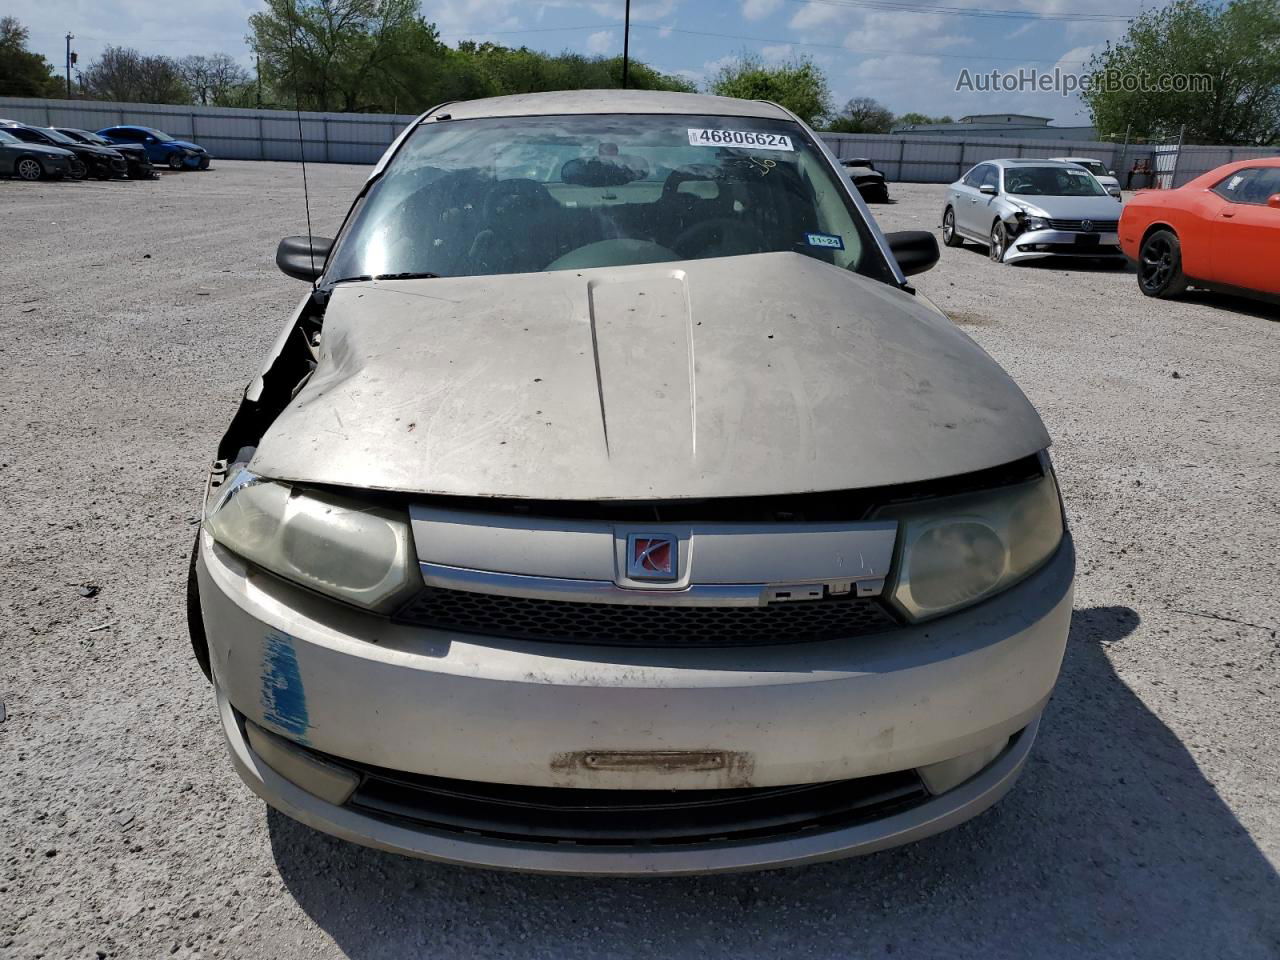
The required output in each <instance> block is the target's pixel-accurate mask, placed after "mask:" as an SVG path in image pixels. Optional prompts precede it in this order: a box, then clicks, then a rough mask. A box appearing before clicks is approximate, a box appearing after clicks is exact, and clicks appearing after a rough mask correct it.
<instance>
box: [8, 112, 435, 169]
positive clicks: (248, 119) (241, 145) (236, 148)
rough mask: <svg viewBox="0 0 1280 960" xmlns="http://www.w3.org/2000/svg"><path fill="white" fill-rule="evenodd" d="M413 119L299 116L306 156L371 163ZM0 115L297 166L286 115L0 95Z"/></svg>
mask: <svg viewBox="0 0 1280 960" xmlns="http://www.w3.org/2000/svg"><path fill="white" fill-rule="evenodd" d="M415 116H416V115H415V114H408V115H403V116H401V115H393V114H385V113H312V112H309V111H303V113H302V142H303V144H305V149H306V158H307V160H308V162H311V161H315V162H317V163H374V162H376V161H377V159H378V158H379V157H380V156H382V152H383V151H384V150H386V148H387V145H388V144H390V143H391V141H392V140H394V139H395V137H396V134H398V133H399V132H400V131H401V130H403V129H404V127H405V124H407V123H410V122H411V121H412V120H413V119H414V117H415ZM0 118H3V119H6V120H17V121H19V122H20V123H31V124H39V125H40V126H45V127H77V128H80V129H84V130H101V129H103V128H104V127H113V126H116V125H117V124H122V123H129V124H138V125H140V126H144V127H156V128H157V129H160V130H163V131H164V132H165V133H168V134H170V135H172V136H175V137H177V138H178V139H180V140H192V141H194V142H195V143H198V144H200V145H201V146H202V147H204V148H205V149H206V150H208V151H209V152H210V153H211V154H213V156H214V157H215V158H217V157H222V158H224V159H227V160H295V161H296V160H298V159H299V158H300V157H301V155H302V154H301V151H300V149H299V146H298V117H297V115H296V114H294V113H293V112H292V111H289V110H255V109H247V110H242V109H239V108H236V107H190V106H173V105H169V104H161V103H110V102H108V101H103V100H40V99H28V98H24V97H0Z"/></svg>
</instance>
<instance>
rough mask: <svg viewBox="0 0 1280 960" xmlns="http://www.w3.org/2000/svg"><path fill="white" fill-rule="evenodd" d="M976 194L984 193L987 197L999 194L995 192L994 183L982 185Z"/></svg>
mask: <svg viewBox="0 0 1280 960" xmlns="http://www.w3.org/2000/svg"><path fill="white" fill-rule="evenodd" d="M978 192H979V193H985V194H986V195H987V196H988V197H994V196H995V195H996V194H997V193H999V191H998V190H996V185H995V184H994V183H984V184H983V185H982V186H980V187H979V188H978Z"/></svg>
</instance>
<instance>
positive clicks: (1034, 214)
mask: <svg viewBox="0 0 1280 960" xmlns="http://www.w3.org/2000/svg"><path fill="white" fill-rule="evenodd" d="M1120 210H1121V202H1120V199H1119V198H1118V197H1113V196H1111V194H1109V193H1107V191H1106V189H1105V188H1104V187H1103V186H1102V184H1101V183H1099V182H1098V179H1097V178H1096V177H1094V175H1093V174H1091V173H1090V172H1089V171H1087V170H1085V169H1083V168H1081V167H1080V166H1079V165H1077V164H1075V163H1066V162H1063V161H1059V160H988V161H986V162H984V163H979V164H978V165H977V166H975V167H973V169H971V170H970V171H969V172H968V173H966V174H965V175H964V176H963V177H961V178H960V179H959V180H957V181H956V182H955V183H953V184H951V186H949V187H947V199H946V203H945V204H944V206H943V209H942V240H943V242H944V243H945V244H946V245H947V246H949V247H958V246H961V245H962V244H963V243H964V242H965V241H966V240H973V241H975V242H976V243H981V244H985V245H986V247H987V252H988V255H989V256H990V257H991V259H992V260H994V261H996V262H997V263H1017V262H1018V261H1021V260H1035V259H1040V258H1043V257H1091V258H1103V259H1114V260H1116V261H1117V262H1123V260H1124V254H1123V253H1122V252H1121V250H1120V237H1119V233H1118V231H1119V224H1120Z"/></svg>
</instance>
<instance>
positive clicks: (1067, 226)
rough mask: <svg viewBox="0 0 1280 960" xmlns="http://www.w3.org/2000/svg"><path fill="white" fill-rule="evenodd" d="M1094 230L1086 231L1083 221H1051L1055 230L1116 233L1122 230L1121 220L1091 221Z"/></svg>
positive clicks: (1050, 224) (1051, 225)
mask: <svg viewBox="0 0 1280 960" xmlns="http://www.w3.org/2000/svg"><path fill="white" fill-rule="evenodd" d="M1090 222H1091V223H1092V224H1093V229H1092V230H1085V228H1084V221H1083V220H1050V221H1049V226H1050V227H1052V228H1053V229H1054V230H1066V231H1070V232H1072V233H1115V232H1116V231H1117V230H1119V229H1120V221H1119V220H1091V221H1090Z"/></svg>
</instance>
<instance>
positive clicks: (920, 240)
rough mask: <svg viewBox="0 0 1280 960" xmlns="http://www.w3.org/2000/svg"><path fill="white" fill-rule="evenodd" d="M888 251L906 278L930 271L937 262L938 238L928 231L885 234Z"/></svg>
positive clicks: (903, 231) (900, 231)
mask: <svg viewBox="0 0 1280 960" xmlns="http://www.w3.org/2000/svg"><path fill="white" fill-rule="evenodd" d="M884 238H885V240H887V241H888V242H889V250H890V251H891V252H892V253H893V258H894V259H895V260H897V261H898V266H899V267H901V268H902V272H903V274H905V275H906V276H908V277H910V276H914V275H915V274H917V273H924V272H925V271H926V270H929V269H932V267H933V265H934V264H936V263H937V262H938V256H939V253H938V238H937V237H935V236H934V235H933V233H932V232H930V231H928V230H899V231H898V232H896V233H886V234H885V235H884Z"/></svg>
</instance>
